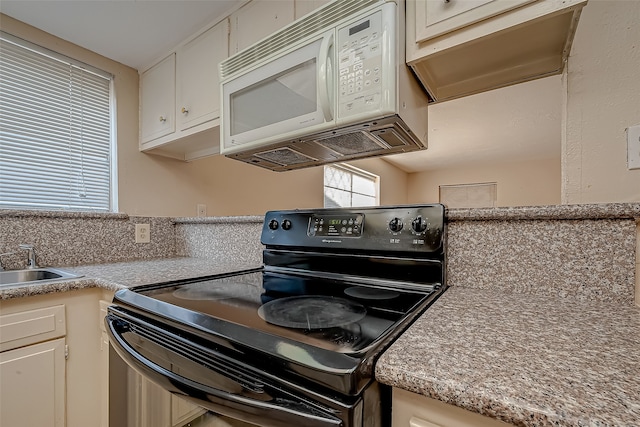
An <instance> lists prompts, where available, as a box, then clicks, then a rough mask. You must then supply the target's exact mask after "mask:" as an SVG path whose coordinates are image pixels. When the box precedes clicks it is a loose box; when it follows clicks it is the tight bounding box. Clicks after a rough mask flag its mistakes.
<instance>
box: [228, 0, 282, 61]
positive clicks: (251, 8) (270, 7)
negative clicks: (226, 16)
mask: <svg viewBox="0 0 640 427" xmlns="http://www.w3.org/2000/svg"><path fill="white" fill-rule="evenodd" d="M293 16H294V0H253V1H252V2H250V3H248V4H246V5H245V6H243V7H242V8H240V9H239V10H238V11H236V12H234V13H233V14H232V15H231V35H230V38H229V41H230V43H229V45H230V46H231V52H230V54H234V53H236V52H238V51H241V50H242V49H244V48H245V47H248V46H250V45H252V44H253V43H255V42H257V41H259V40H261V39H263V38H265V37H266V36H268V35H269V34H271V33H273V32H275V31H276V30H279V29H280V28H282V27H284V26H285V25H287V24H289V23H291V22H293Z"/></svg>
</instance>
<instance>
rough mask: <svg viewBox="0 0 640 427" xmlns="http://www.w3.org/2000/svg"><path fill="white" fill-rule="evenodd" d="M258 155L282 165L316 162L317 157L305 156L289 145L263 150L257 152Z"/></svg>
mask: <svg viewBox="0 0 640 427" xmlns="http://www.w3.org/2000/svg"><path fill="white" fill-rule="evenodd" d="M255 156H256V157H258V158H260V159H263V160H267V161H269V162H272V163H276V164H278V165H282V166H289V165H298V164H301V163H309V162H315V161H317V159H314V158H313V157H309V156H305V155H304V154H302V153H299V152H298V151H296V150H292V149H291V148H289V147H282V148H276V149H275V150H269V151H263V152H261V153H256V154H255Z"/></svg>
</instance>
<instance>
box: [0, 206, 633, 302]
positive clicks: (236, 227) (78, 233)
mask: <svg viewBox="0 0 640 427" xmlns="http://www.w3.org/2000/svg"><path fill="white" fill-rule="evenodd" d="M638 218H640V204H638V203H631V204H602V205H564V206H540V207H517V208H495V209H451V210H448V211H447V227H448V241H447V251H448V264H447V283H448V284H449V285H450V286H461V287H467V288H476V289H488V288H491V289H496V288H497V289H500V290H504V291H505V292H517V293H530V294H536V295H545V296H556V297H567V298H576V299H578V300H583V301H601V302H612V303H619V304H633V302H634V292H638V290H639V289H640V286H639V285H638V283H637V282H638V277H639V276H640V274H639V273H638V272H639V271H640V262H639V260H638V258H640V257H637V255H636V254H637V253H638V252H640V249H639V247H640V239H639V238H638V229H639V227H638V224H637V220H638ZM262 221H263V217H260V216H241V217H223V218H153V217H129V216H128V215H126V214H87V213H59V212H31V211H0V253H4V252H16V253H15V254H14V255H9V256H3V257H2V261H3V265H4V266H5V267H6V268H10V269H14V268H24V265H25V260H26V252H25V251H22V250H19V249H18V245H19V244H21V243H30V244H33V245H34V246H35V247H36V250H37V253H38V262H39V263H40V264H41V265H43V266H61V267H62V266H77V265H87V264H104V263H114V262H121V261H135V260H145V259H155V258H170V257H195V258H207V259H209V260H215V261H220V262H228V261H230V260H234V259H237V260H243V261H248V262H251V263H255V264H256V265H259V264H260V263H261V262H262V249H263V246H262V245H261V244H260V232H261V228H262ZM136 223H148V224H150V225H151V233H150V234H151V243H149V244H136V243H135V242H134V229H135V224H136ZM635 300H636V301H640V298H638V297H636V299H635Z"/></svg>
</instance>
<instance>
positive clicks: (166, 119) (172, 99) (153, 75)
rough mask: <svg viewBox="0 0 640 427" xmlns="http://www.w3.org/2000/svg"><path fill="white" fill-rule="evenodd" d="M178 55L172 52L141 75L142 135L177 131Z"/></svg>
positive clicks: (146, 138)
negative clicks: (176, 88)
mask: <svg viewBox="0 0 640 427" xmlns="http://www.w3.org/2000/svg"><path fill="white" fill-rule="evenodd" d="M175 87H176V56H175V54H173V53H172V54H171V55H169V56H168V57H166V58H165V59H164V60H162V61H161V62H160V63H158V64H156V65H155V66H153V67H152V68H150V69H149V70H147V71H145V72H144V73H142V75H141V76H140V139H141V142H142V143H145V142H149V141H152V140H154V139H157V138H160V137H162V136H165V135H169V134H170V133H173V132H175V130H176V125H175V110H176V107H175V105H176V104H175V103H176V91H175Z"/></svg>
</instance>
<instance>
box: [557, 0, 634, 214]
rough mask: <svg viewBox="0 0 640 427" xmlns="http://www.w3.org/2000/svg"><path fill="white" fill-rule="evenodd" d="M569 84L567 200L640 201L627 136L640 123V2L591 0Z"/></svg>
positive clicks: (565, 138) (564, 187)
mask: <svg viewBox="0 0 640 427" xmlns="http://www.w3.org/2000/svg"><path fill="white" fill-rule="evenodd" d="M565 81H566V94H565V103H566V105H565V110H566V117H565V122H566V127H565V129H564V132H563V146H562V153H563V164H562V202H563V203H569V204H573V203H605V202H631V201H633V202H638V201H640V170H631V171H630V170H628V169H627V165H626V159H627V142H626V137H625V128H627V127H629V126H632V125H636V124H640V1H637V0H629V1H625V0H616V1H604V0H589V3H588V4H587V5H586V6H585V8H584V9H583V12H582V16H581V18H580V23H579V24H578V29H577V32H576V36H575V39H574V43H573V48H572V51H571V56H570V57H569V62H568V75H567V77H566V79H565Z"/></svg>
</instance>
